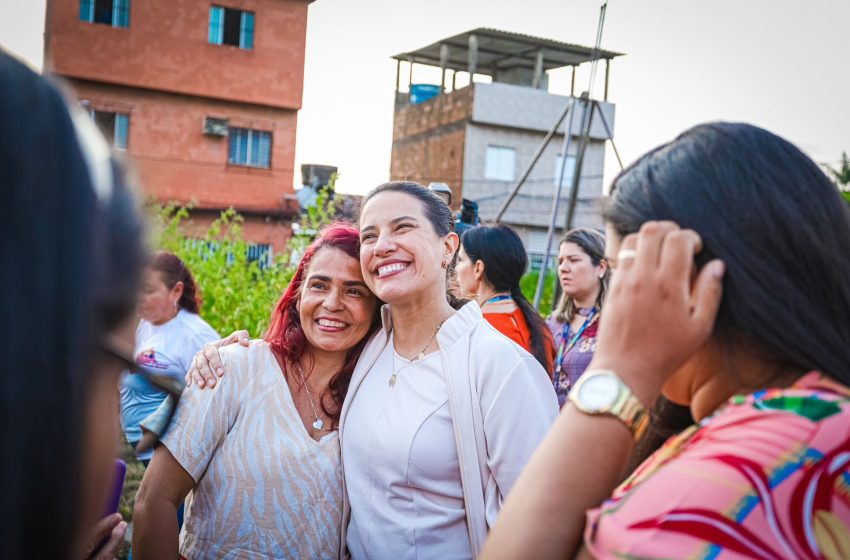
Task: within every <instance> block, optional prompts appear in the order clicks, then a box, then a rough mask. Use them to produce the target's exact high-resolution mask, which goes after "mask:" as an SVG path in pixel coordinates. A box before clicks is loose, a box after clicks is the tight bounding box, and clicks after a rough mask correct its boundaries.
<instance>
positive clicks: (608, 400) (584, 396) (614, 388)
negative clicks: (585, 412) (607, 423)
mask: <svg viewBox="0 0 850 560" xmlns="http://www.w3.org/2000/svg"><path fill="white" fill-rule="evenodd" d="M578 390H579V394H578V398H579V401H581V404H582V406H584V407H585V408H587V409H589V410H602V409H606V408H608V407H610V406H612V405H613V404H614V403H615V402H616V401H617V395H618V394H619V393H620V384H619V382H618V381H617V378H616V377H614V376H613V375H594V376H593V377H589V378H587V379H586V380H585V381H584V383H582V384H581V386H580V387H578Z"/></svg>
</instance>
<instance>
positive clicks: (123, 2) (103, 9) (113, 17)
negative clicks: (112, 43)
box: [80, 0, 130, 27]
mask: <svg viewBox="0 0 850 560" xmlns="http://www.w3.org/2000/svg"><path fill="white" fill-rule="evenodd" d="M80 21H87V22H89V23H101V24H104V25H111V26H112V27H130V0H80Z"/></svg>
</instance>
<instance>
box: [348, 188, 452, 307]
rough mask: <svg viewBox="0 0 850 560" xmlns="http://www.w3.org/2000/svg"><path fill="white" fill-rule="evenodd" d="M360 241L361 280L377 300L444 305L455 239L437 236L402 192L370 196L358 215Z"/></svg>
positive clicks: (418, 204)
mask: <svg viewBox="0 0 850 560" xmlns="http://www.w3.org/2000/svg"><path fill="white" fill-rule="evenodd" d="M360 242H361V245H360V264H361V267H362V270H363V278H364V279H365V280H366V283H367V284H368V285H369V288H371V289H372V291H373V292H374V293H375V295H376V296H378V297H379V298H380V299H381V300H383V301H385V302H387V303H389V304H399V303H404V302H406V301H410V300H418V301H420V302H427V301H431V298H432V297H433V298H437V299H440V298H442V299H443V300H445V291H446V269H445V267H446V266H447V265H448V263H449V262H450V261H451V258H452V256H453V255H454V252H455V250H456V249H457V244H458V237H457V234H455V233H454V232H451V233H449V234H448V235H446V236H445V237H440V236H439V235H437V233H436V231H435V230H434V227H433V226H432V224H431V221H430V220H429V219H428V217H427V216H426V215H425V207H424V205H423V203H422V202H420V201H419V200H417V199H416V198H414V197H413V196H410V195H408V194H405V193H401V192H383V193H380V194H378V195H375V196H374V197H372V198H371V199H369V201H368V202H367V203H366V206H364V208H363V211H362V212H361V214H360Z"/></svg>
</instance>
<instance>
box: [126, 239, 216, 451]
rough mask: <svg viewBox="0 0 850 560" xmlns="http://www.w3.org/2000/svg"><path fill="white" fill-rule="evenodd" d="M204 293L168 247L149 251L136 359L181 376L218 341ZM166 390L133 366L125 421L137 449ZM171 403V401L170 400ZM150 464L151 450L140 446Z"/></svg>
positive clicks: (127, 432)
mask: <svg viewBox="0 0 850 560" xmlns="http://www.w3.org/2000/svg"><path fill="white" fill-rule="evenodd" d="M200 307H201V295H200V292H199V290H198V286H197V283H196V282H195V278H194V277H193V276H192V272H191V271H190V270H189V269H188V268H187V267H186V265H185V264H184V263H183V261H182V260H181V259H180V257H178V256H177V255H175V254H174V253H170V252H168V251H158V252H156V253H154V254H153V255H151V257H150V259H149V260H148V265H147V267H146V269H145V272H144V277H143V282H142V290H141V293H140V294H139V304H138V313H139V316H140V317H141V320H140V321H139V326H138V327H137V328H136V361H137V362H138V363H139V364H141V365H144V366H146V367H148V368H153V369H155V370H158V371H160V372H161V373H163V374H165V375H169V376H171V377H173V378H174V379H178V380H182V379H183V378H184V377H185V375H186V372H188V371H189V367H190V366H191V364H192V358H193V357H194V355H195V354H196V353H197V352H198V351H199V350H200V349H201V348H202V347H203V345H204V344H206V343H207V342H211V341H213V340H218V338H219V336H218V333H216V332H215V330H214V329H213V328H212V327H211V326H209V324H207V322H206V321H204V320H203V319H201V316H200V315H198V312H199V310H200ZM165 398H166V393H165V392H164V391H163V390H161V389H159V388H158V387H154V386H153V385H151V384H150V383H149V382H148V381H147V380H146V379H145V378H144V377H143V376H141V375H138V374H137V373H134V370H132V369H131V370H129V371H128V372H127V375H125V376H124V379H123V380H122V382H121V424H122V426H123V428H124V435H125V436H126V437H127V441H128V442H130V445H132V446H133V447H134V448H135V447H136V446H137V445H138V443H139V441H140V440H141V438H142V430H141V428H140V424H141V423H142V422H143V421H144V420H145V418H147V417H148V416H149V415H150V414H152V413H153V412H155V411H156V410H157V408H158V407H159V406H160V405H161V404H162V403H163V402H164V401H165ZM169 405H170V403H169ZM137 456H138V458H139V460H140V461H141V462H142V463H143V464H144V465H145V466H147V465H148V463H149V462H150V459H151V457H152V456H153V451H152V450H150V449H148V450H145V451H137Z"/></svg>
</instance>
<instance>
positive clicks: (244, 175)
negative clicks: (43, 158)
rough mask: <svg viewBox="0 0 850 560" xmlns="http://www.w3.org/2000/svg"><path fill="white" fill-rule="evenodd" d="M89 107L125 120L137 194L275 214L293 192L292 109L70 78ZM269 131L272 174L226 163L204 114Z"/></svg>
mask: <svg viewBox="0 0 850 560" xmlns="http://www.w3.org/2000/svg"><path fill="white" fill-rule="evenodd" d="M71 85H72V87H74V89H75V90H76V92H77V96H78V97H79V98H80V99H82V100H85V101H87V102H90V104H91V106H92V107H93V108H95V109H101V110H111V111H119V112H126V113H129V115H130V128H129V137H128V141H127V153H128V155H129V156H130V159H131V162H133V163H134V165H135V167H136V169H137V172H138V175H139V178H140V180H141V183H142V186H143V189H144V191H145V192H146V193H147V194H151V195H154V196H155V197H157V198H158V199H160V200H164V201H169V200H177V201H180V202H189V201H192V200H194V201H195V202H197V206H198V207H199V208H227V207H228V206H234V207H235V208H237V209H241V210H257V211H263V210H265V211H272V212H274V211H281V210H283V209H284V203H283V202H282V200H283V198H282V197H284V196H285V195H293V192H294V191H293V186H292V180H293V165H294V161H295V124H296V112H295V111H289V110H284V109H273V108H270V107H258V106H255V105H244V104H241V103H228V102H224V101H216V100H210V99H202V98H198V97H189V96H185V95H175V94H170V93H161V92H155V91H147V90H140V89H134V88H127V87H122V86H114V85H109V84H99V83H94V82H82V81H79V80H71ZM206 116H214V117H220V118H229V119H230V124H231V126H239V127H245V128H256V129H260V130H270V131H271V132H272V155H271V165H272V167H271V169H253V168H247V167H240V166H232V165H228V164H227V148H228V139H227V138H226V137H223V138H221V137H214V136H205V135H204V134H202V127H203V122H204V117H206Z"/></svg>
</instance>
